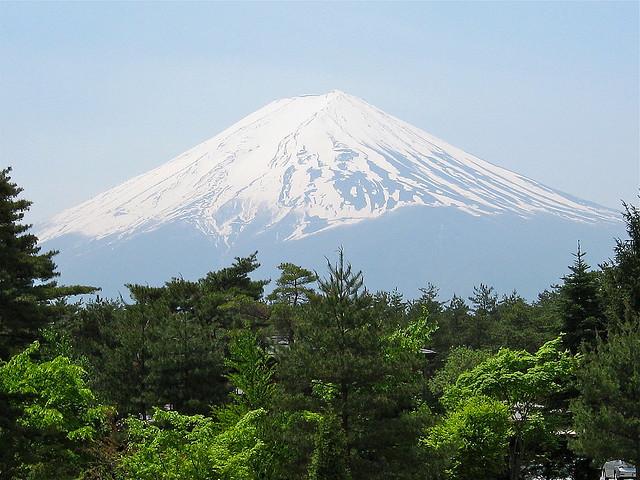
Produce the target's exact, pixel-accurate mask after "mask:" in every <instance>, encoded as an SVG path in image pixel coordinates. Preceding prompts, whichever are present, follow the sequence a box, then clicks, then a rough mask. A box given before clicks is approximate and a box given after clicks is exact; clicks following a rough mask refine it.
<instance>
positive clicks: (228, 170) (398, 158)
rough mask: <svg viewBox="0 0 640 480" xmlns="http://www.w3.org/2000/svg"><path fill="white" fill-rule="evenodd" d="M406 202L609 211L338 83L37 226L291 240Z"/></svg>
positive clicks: (488, 212) (592, 214) (102, 234)
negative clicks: (272, 234)
mask: <svg viewBox="0 0 640 480" xmlns="http://www.w3.org/2000/svg"><path fill="white" fill-rule="evenodd" d="M409 206H421V207H434V208H435V207H454V208H455V209H457V210H459V211H461V212H464V213H465V214H468V215H471V216H495V215H500V214H505V213H511V214H515V215H517V216H519V217H523V218H529V217H531V216H533V215H536V214H540V213H546V214H551V215H553V216H557V217H560V218H563V219H567V220H571V221H577V222H587V223H596V222H601V221H605V222H607V221H612V220H614V219H616V217H617V214H616V213H615V212H613V211H611V210H608V209H605V208H602V207H599V206H597V205H594V204H590V203H587V202H583V201H581V200H578V199H575V198H572V197H570V196H568V195H566V194H563V193H561V192H558V191H556V190H553V189H551V188H549V187H546V186H544V185H541V184H540V183H537V182H535V181H533V180H530V179H528V178H526V177H523V176H521V175H518V174H516V173H513V172H511V171H509V170H506V169H504V168H501V167H498V166H496V165H493V164H491V163H488V162H486V161H484V160H481V159H479V158H478V157H475V156H474V155H471V154H469V153H467V152H464V151H463V150H460V149H459V148H456V147H454V146H452V145H450V144H448V143H446V142H444V141H443V140H440V139H438V138H436V137H434V136H432V135H430V134H428V133H426V132H424V131H422V130H420V129H419V128H416V127H414V126H412V125H409V124H408V123H406V122H403V121H401V120H399V119H397V118H395V117H393V116H391V115H388V114H386V113H385V112H383V111H381V110H379V109H378V108H376V107H374V106H372V105H370V104H368V103H366V102H365V101H363V100H361V99H359V98H357V97H354V96H351V95H348V94H346V93H343V92H340V91H337V90H334V91H331V92H329V93H327V94H324V95H305V96H299V97H293V98H284V99H281V100H276V101H274V102H272V103H270V104H268V105H266V106H265V107H263V108H261V109H260V110H258V111H256V112H255V113H252V114H251V115H248V116H247V117H245V118H244V119H242V120H240V121H239V122H237V123H236V124H234V125H232V126H231V127H229V128H228V129H226V130H225V131H223V132H222V133H220V134H218V135H216V136H215V137H213V138H211V139H209V140H207V141H205V142H203V143H201V144H199V145H197V146H195V147H194V148H192V149H190V150H188V151H186V152H185V153H183V154H182V155H179V156H177V157H176V158H174V159H172V160H170V161H169V162H167V163H165V164H163V165H161V166H160V167H158V168H155V169H153V170H151V171H149V172H147V173H144V174H142V175H139V176H137V177H135V178H132V179H131V180H129V181H127V182H125V183H123V184H121V185H119V186H117V187H115V188H112V189H110V190H108V191H106V192H104V193H101V194H100V195H98V196H96V197H95V198H93V199H91V200H88V201H86V202H84V203H82V204H81V205H78V206H76V207H73V208H70V209H68V210H66V211H64V212H62V213H60V214H59V215H57V216H55V217H54V218H53V219H52V220H51V221H50V222H48V223H47V224H45V225H44V226H43V228H42V229H41V230H40V232H39V236H40V238H41V240H43V241H48V240H52V239H55V238H57V237H60V236H64V235H67V234H75V235H80V236H83V237H87V238H88V239H92V240H107V241H108V242H113V241H120V240H123V239H127V238H129V237H133V236H137V235H139V234H142V233H145V232H151V231H154V230H156V229H158V228H160V227H162V226H166V225H168V224H171V223H174V222H180V223H186V224H189V225H192V226H193V227H195V228H197V229H198V230H199V231H201V232H202V233H203V234H205V235H207V236H208V237H210V238H212V239H213V240H214V242H215V243H216V244H217V245H218V246H222V245H226V246H227V247H229V246H231V245H232V244H233V243H234V242H235V241H236V239H237V238H238V236H240V235H242V232H243V231H244V230H245V229H247V227H248V226H251V227H252V228H251V230H252V231H254V232H256V231H257V232H261V231H268V230H270V229H276V228H277V230H278V232H279V238H280V239H281V240H297V239H302V238H304V237H307V236H310V235H314V234H317V233H318V232H321V231H324V230H327V229H331V228H335V227H339V226H343V225H348V224H354V223H357V222H360V221H363V220H366V219H373V218H377V217H380V216H382V215H384V214H386V213H388V212H391V211H394V210H397V209H402V208H405V207H409Z"/></svg>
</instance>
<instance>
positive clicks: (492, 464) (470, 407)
mask: <svg viewBox="0 0 640 480" xmlns="http://www.w3.org/2000/svg"><path fill="white" fill-rule="evenodd" d="M510 434H511V432H510V415H509V410H508V409H507V406H506V405H504V404H503V403H502V402H499V401H497V400H493V399H491V398H489V397H484V396H474V397H470V398H468V399H466V400H464V401H463V402H462V403H460V404H459V405H457V408H456V409H454V410H453V411H451V412H449V413H448V414H447V416H446V417H445V419H444V420H443V422H442V423H440V424H438V425H436V426H434V427H432V428H431V429H430V430H429V431H428V435H427V436H426V437H425V438H423V439H422V443H423V445H424V446H425V447H426V448H427V451H428V452H429V453H431V454H433V455H436V456H438V457H440V459H441V464H440V466H441V468H442V469H443V470H444V473H445V474H446V476H447V477H453V478H459V479H461V480H493V479H495V478H497V477H499V476H500V474H501V473H503V472H504V470H505V467H506V453H507V446H508V440H507V439H508V438H509V436H510Z"/></svg>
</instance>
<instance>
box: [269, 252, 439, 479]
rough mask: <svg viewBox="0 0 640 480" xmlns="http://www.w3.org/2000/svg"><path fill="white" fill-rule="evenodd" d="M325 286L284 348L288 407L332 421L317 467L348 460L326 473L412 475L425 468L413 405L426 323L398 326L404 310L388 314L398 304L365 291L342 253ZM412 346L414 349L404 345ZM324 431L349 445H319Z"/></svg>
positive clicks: (322, 284) (418, 385)
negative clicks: (419, 452)
mask: <svg viewBox="0 0 640 480" xmlns="http://www.w3.org/2000/svg"><path fill="white" fill-rule="evenodd" d="M319 285H320V292H321V296H320V298H318V299H317V300H314V301H312V302H310V303H309V305H307V306H306V307H305V308H304V311H303V315H301V320H302V321H301V323H300V325H299V327H298V330H297V332H296V341H295V343H294V344H293V345H292V346H291V348H290V350H289V351H283V352H281V354H280V358H281V362H280V365H279V376H280V378H281V380H282V382H283V386H284V388H285V390H286V393H287V399H286V406H287V408H289V409H290V410H297V411H312V412H315V413H318V414H321V415H322V416H323V418H324V419H325V420H326V422H325V423H321V424H319V425H320V427H321V432H320V433H319V434H320V435H321V438H318V437H316V445H315V447H314V448H315V451H316V452H318V455H321V457H318V458H317V460H314V462H316V463H314V465H316V467H317V469H316V467H314V469H313V470H312V471H314V472H319V471H324V470H322V469H324V468H325V467H326V466H328V465H334V466H336V465H344V468H343V470H342V471H341V472H336V471H335V470H334V469H331V474H330V475H329V474H328V473H327V475H329V477H318V478H347V477H348V475H352V476H353V478H405V477H403V475H408V474H407V472H408V471H410V470H411V469H414V468H417V463H416V461H415V457H412V455H413V454H414V453H415V451H416V448H415V447H417V436H418V434H419V427H417V424H418V423H419V421H418V419H419V416H418V415H415V416H412V415H411V414H410V412H411V411H412V410H413V409H415V408H416V398H417V395H418V393H419V392H420V389H421V383H420V382H421V380H422V372H421V370H420V368H416V363H415V361H416V359H420V354H419V353H418V350H419V348H420V347H419V346H416V345H417V344H418V343H419V344H420V345H421V346H422V345H423V343H422V342H423V338H422V335H421V333H422V330H423V329H421V328H412V327H415V325H406V326H405V325H398V324H397V323H396V322H397V320H398V316H397V315H396V314H392V315H391V316H386V315H385V314H384V312H389V311H394V310H395V307H393V305H388V306H386V307H384V308H383V307H382V306H380V305H379V302H380V301H381V300H380V299H381V297H379V298H378V300H375V299H374V297H373V296H371V295H370V294H368V293H367V292H366V291H363V280H362V274H361V272H354V271H353V270H352V267H351V265H350V264H348V263H347V262H346V261H345V260H344V255H343V253H342V252H340V254H339V257H338V262H337V263H336V264H335V265H331V264H329V276H328V278H326V279H322V280H320V281H319ZM389 298H390V299H391V298H392V296H391V297H389ZM377 303H378V304H377ZM392 303H393V301H392ZM403 308H405V307H403ZM405 327H407V328H405ZM414 330H418V333H417V335H416V338H414V336H413V335H412V333H413V332H414ZM429 331H430V330H429ZM418 337H419V338H418ZM405 345H409V346H410V348H412V349H413V351H411V352H408V353H405V352H404V351H402V350H403V347H404V346H405ZM414 347H415V348H414ZM311 392H314V394H313V395H310V393H311ZM319 392H324V393H319ZM331 419H333V420H331ZM322 432H324V433H322ZM322 435H325V437H326V435H328V436H329V437H330V438H333V439H344V441H343V440H340V443H341V444H343V446H344V448H343V449H342V450H341V451H338V450H337V449H336V448H334V447H332V448H324V447H323V448H321V449H320V450H318V446H319V444H318V442H321V443H322V441H324V440H322V438H325V437H322ZM329 453H330V454H331V455H333V456H334V458H333V459H332V460H330V459H328V458H327V457H326V455H327V454H329ZM314 458H315V457H314ZM322 465H324V466H325V467H321V466H322ZM318 469H319V470H318Z"/></svg>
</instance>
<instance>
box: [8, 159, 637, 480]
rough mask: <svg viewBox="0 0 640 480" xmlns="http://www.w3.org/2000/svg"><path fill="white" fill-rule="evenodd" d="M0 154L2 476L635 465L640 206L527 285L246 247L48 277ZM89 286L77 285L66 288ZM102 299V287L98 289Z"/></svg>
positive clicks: (550, 470) (505, 471) (458, 472)
mask: <svg viewBox="0 0 640 480" xmlns="http://www.w3.org/2000/svg"><path fill="white" fill-rule="evenodd" d="M10 173H11V171H10V169H5V170H1V171H0V478H7V479H140V480H146V479H149V480H151V479H153V480H156V479H194V480H195V479H225V480H226V479H228V480H236V479H247V480H249V479H273V480H276V479H282V480H285V479H286V480H291V479H309V480H320V479H326V480H329V479H336V480H337V479H345V480H347V479H353V480H356V479H445V478H451V477H454V478H459V479H474V480H482V479H487V480H489V479H495V480H501V479H505V480H506V479H509V480H520V479H529V478H531V479H533V478H544V479H549V480H550V479H560V478H574V479H576V480H582V479H585V480H586V479H591V478H597V476H598V471H597V468H598V466H599V465H601V464H602V463H603V462H604V461H606V460H610V459H623V460H626V461H629V462H630V463H634V464H636V465H638V464H639V463H640V402H639V401H638V398H640V316H639V315H640V211H639V210H638V208H637V207H635V206H633V205H626V204H625V205H624V214H623V215H624V220H625V222H626V226H627V238H624V239H618V240H616V241H615V242H613V241H612V243H613V252H612V258H611V260H610V261H608V262H606V263H605V264H603V265H600V266H598V267H597V268H595V269H594V268H591V267H590V266H589V265H588V263H587V259H586V254H585V253H584V252H583V251H582V250H581V248H580V246H578V250H577V252H576V253H575V254H574V259H573V262H572V264H571V265H570V266H569V267H568V269H567V272H566V274H565V276H564V277H563V278H562V279H561V281H560V283H559V285H556V286H553V287H550V288H549V289H548V290H545V291H544V292H541V293H540V294H539V295H538V297H537V298H536V299H535V300H534V301H528V300H527V299H525V298H523V297H521V296H520V295H518V294H517V292H515V291H514V292H512V293H510V294H507V295H498V294H497V293H496V292H495V291H494V289H493V288H492V287H490V286H487V285H479V286H477V287H475V288H474V291H473V295H472V296H471V297H470V298H466V299H465V298H462V297H460V296H456V295H454V296H453V297H452V298H450V299H447V300H443V299H442V298H440V296H439V294H438V289H437V288H436V287H435V286H433V285H430V284H428V285H426V286H425V287H424V288H422V289H420V290H419V291H420V296H419V297H418V298H416V299H406V298H404V297H403V296H402V295H401V294H399V293H398V292H396V291H391V292H383V291H379V292H371V291H369V290H367V289H366V287H365V283H364V276H363V274H362V272H360V271H358V270H356V269H354V268H353V267H352V266H351V265H350V263H349V262H348V260H347V259H346V256H345V254H344V253H343V252H342V251H338V253H337V255H336V258H335V259H332V260H331V261H328V262H327V267H326V271H325V272H320V273H316V272H314V271H311V270H308V269H306V268H304V267H302V266H298V265H294V264H290V263H282V264H281V265H280V267H279V270H280V275H279V278H277V279H276V280H275V282H274V286H273V288H272V289H271V291H270V293H268V294H266V293H265V288H266V287H267V285H268V284H269V281H268V280H259V279H256V278H259V271H258V267H259V263H258V256H257V253H253V254H251V255H249V256H247V257H245V258H236V259H235V261H234V262H233V263H232V264H231V265H229V266H227V267H225V268H221V269H219V270H215V271H211V272H210V273H208V274H207V275H206V276H204V277H203V278H201V279H198V280H185V279H183V278H172V279H169V280H168V281H167V282H166V283H165V284H164V285H163V286H160V287H150V286H146V285H134V284H131V285H127V288H128V290H129V293H130V296H129V297H130V298H128V299H124V298H116V299H107V298H101V297H100V296H99V293H98V291H97V290H96V289H95V288H93V287H87V286H81V285H76V286H60V285H58V283H57V281H56V277H57V276H58V273H57V269H56V266H55V263H54V258H55V254H56V253H57V252H41V250H40V248H39V246H38V239H37V238H36V237H35V236H34V235H33V234H31V233H30V226H29V225H27V224H25V223H24V215H25V213H26V212H27V211H28V209H29V205H30V202H28V201H27V200H24V199H21V198H20V194H21V188H20V187H19V186H17V185H16V184H15V183H14V182H12V180H11V176H10ZM78 294H83V295H89V294H91V295H92V297H91V298H92V300H90V301H83V302H78V301H74V300H73V295H78ZM93 295H95V297H93Z"/></svg>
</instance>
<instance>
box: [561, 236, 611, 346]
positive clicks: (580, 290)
mask: <svg viewBox="0 0 640 480" xmlns="http://www.w3.org/2000/svg"><path fill="white" fill-rule="evenodd" d="M584 255H585V254H584V252H582V250H580V244H578V252H577V253H576V254H575V258H576V260H575V262H574V264H573V265H571V266H570V267H569V270H571V273H569V274H568V275H565V276H564V277H563V278H562V279H563V284H562V286H561V287H560V291H559V293H560V299H559V300H560V301H559V307H560V315H561V317H562V320H563V326H562V331H563V333H564V336H563V337H562V340H563V343H564V345H565V346H566V347H567V348H568V349H569V350H570V351H571V352H573V353H574V354H575V353H577V352H578V351H579V350H580V346H581V345H582V344H583V343H585V344H587V345H593V344H595V341H596V339H597V338H598V336H601V335H605V334H606V329H607V322H606V320H605V316H604V309H603V306H602V302H601V300H600V276H599V275H598V274H597V272H593V271H590V270H589V265H588V264H587V263H586V262H585V261H584Z"/></svg>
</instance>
